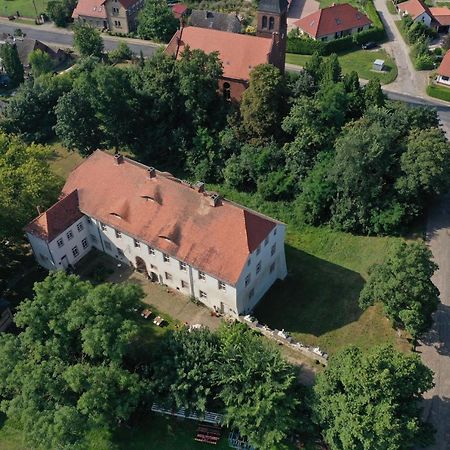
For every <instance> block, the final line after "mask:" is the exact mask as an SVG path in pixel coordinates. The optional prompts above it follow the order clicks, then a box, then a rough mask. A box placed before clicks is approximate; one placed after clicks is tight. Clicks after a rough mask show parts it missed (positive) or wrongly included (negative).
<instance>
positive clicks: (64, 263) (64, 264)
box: [61, 255, 69, 270]
mask: <svg viewBox="0 0 450 450" xmlns="http://www.w3.org/2000/svg"><path fill="white" fill-rule="evenodd" d="M61 265H62V267H63V269H64V270H67V268H68V267H69V261H68V259H67V256H66V255H64V256H63V257H62V258H61Z"/></svg>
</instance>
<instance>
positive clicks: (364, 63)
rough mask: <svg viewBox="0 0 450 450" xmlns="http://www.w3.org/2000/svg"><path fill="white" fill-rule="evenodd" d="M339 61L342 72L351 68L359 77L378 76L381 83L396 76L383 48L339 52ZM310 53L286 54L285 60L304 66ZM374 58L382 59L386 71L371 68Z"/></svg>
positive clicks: (391, 60) (369, 78) (393, 65)
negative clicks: (380, 71) (381, 71)
mask: <svg viewBox="0 0 450 450" xmlns="http://www.w3.org/2000/svg"><path fill="white" fill-rule="evenodd" d="M338 57H339V62H340V64H341V67H342V71H343V73H344V74H345V73H350V72H352V71H353V70H354V71H356V72H358V75H359V77H360V78H363V79H365V80H372V79H375V78H378V79H379V80H380V82H381V83H382V84H388V83H392V82H393V81H394V80H395V79H396V78H397V66H396V65H395V62H394V60H393V59H392V58H391V57H390V56H389V55H388V54H387V53H386V52H385V51H384V50H383V49H380V50H374V51H371V50H370V51H369V50H356V51H353V52H345V53H340V54H339V55H338ZM309 58H311V56H310V55H296V54H293V53H287V54H286V62H287V63H290V64H296V65H299V66H304V65H305V63H306V61H308V59H309ZM376 59H383V60H384V62H385V67H386V71H385V72H383V73H379V72H376V71H374V70H372V65H373V62H374V61H375V60H376Z"/></svg>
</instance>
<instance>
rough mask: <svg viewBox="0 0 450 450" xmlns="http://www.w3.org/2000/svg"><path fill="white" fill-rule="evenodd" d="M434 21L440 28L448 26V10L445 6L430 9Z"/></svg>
mask: <svg viewBox="0 0 450 450" xmlns="http://www.w3.org/2000/svg"><path fill="white" fill-rule="evenodd" d="M430 12H431V14H432V15H433V18H434V20H435V21H436V22H437V23H438V24H439V25H440V26H441V27H443V26H447V25H450V9H448V8H447V7H445V6H441V7H440V6H436V7H432V8H430Z"/></svg>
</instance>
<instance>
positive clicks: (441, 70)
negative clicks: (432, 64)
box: [437, 51, 450, 77]
mask: <svg viewBox="0 0 450 450" xmlns="http://www.w3.org/2000/svg"><path fill="white" fill-rule="evenodd" d="M437 73H438V75H441V76H443V77H450V51H447V53H446V54H445V56H444V58H443V59H442V61H441V64H439V67H438V70H437Z"/></svg>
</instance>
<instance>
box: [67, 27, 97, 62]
mask: <svg viewBox="0 0 450 450" xmlns="http://www.w3.org/2000/svg"><path fill="white" fill-rule="evenodd" d="M73 43H74V45H75V48H76V49H77V50H78V52H79V53H80V55H81V56H96V57H98V58H100V57H101V56H102V53H103V39H102V36H101V35H100V31H98V30H97V29H96V28H94V27H91V26H89V25H77V26H75V27H74V33H73Z"/></svg>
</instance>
